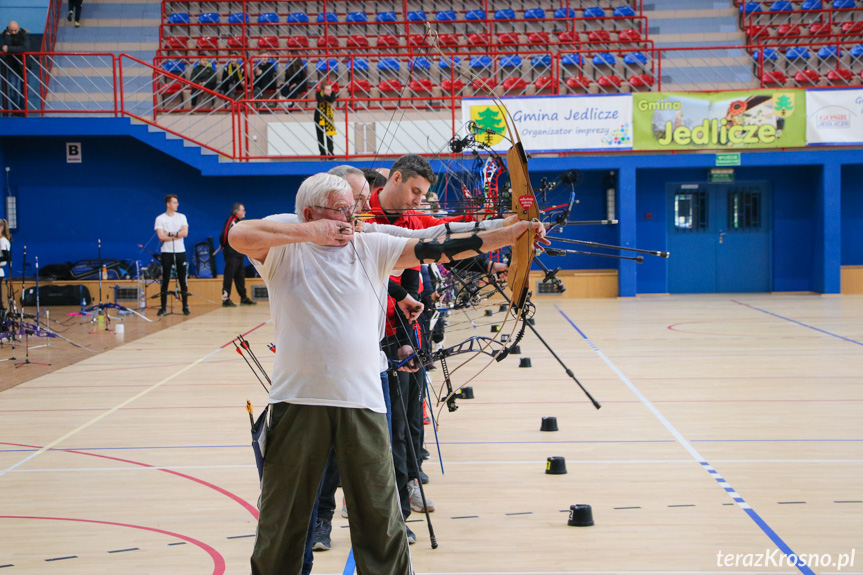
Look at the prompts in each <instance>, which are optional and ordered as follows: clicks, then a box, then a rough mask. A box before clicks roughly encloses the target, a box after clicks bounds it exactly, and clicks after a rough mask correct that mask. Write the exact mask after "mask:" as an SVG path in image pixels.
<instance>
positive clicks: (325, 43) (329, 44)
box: [316, 36, 339, 48]
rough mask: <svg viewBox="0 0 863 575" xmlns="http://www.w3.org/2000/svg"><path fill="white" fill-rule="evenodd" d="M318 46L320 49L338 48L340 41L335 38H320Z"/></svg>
mask: <svg viewBox="0 0 863 575" xmlns="http://www.w3.org/2000/svg"><path fill="white" fill-rule="evenodd" d="M316 44H317V46H318V48H338V47H339V39H338V38H336V37H335V36H319V37H318V39H317V42H316Z"/></svg>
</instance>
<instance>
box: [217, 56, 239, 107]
mask: <svg viewBox="0 0 863 575" xmlns="http://www.w3.org/2000/svg"><path fill="white" fill-rule="evenodd" d="M219 92H221V93H222V94H224V95H225V96H227V97H228V98H230V99H232V100H236V99H237V98H238V97H240V96H242V95H243V92H245V84H244V83H243V60H242V58H240V57H239V56H233V57H232V58H231V59H230V60H229V61H228V63H227V64H225V67H224V68H222V79H221V81H220V82H219ZM238 92H239V95H238V94H237V93H238Z"/></svg>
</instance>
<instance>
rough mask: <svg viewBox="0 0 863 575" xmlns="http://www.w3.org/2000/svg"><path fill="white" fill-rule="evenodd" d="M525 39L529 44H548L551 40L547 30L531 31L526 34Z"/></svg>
mask: <svg viewBox="0 0 863 575" xmlns="http://www.w3.org/2000/svg"><path fill="white" fill-rule="evenodd" d="M527 41H528V42H529V43H531V44H534V45H537V44H548V43H549V42H551V37H550V36H549V35H548V32H531V33H530V34H528V35H527Z"/></svg>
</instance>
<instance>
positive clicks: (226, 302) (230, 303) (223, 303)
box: [222, 299, 237, 307]
mask: <svg viewBox="0 0 863 575" xmlns="http://www.w3.org/2000/svg"><path fill="white" fill-rule="evenodd" d="M222 307H237V304H235V303H234V302H232V301H231V300H229V299H226V300H225V301H223V302H222Z"/></svg>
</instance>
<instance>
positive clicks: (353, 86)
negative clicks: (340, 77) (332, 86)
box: [346, 80, 372, 94]
mask: <svg viewBox="0 0 863 575" xmlns="http://www.w3.org/2000/svg"><path fill="white" fill-rule="evenodd" d="M346 89H347V91H348V92H350V93H351V94H353V93H355V92H366V93H369V92H370V91H371V89H372V85H371V84H370V83H369V81H368V80H354V81H353V82H348V85H347V86H346Z"/></svg>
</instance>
